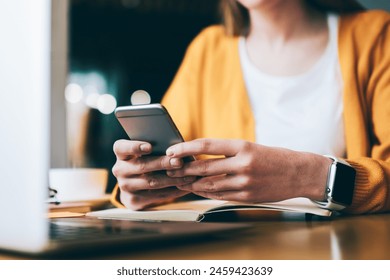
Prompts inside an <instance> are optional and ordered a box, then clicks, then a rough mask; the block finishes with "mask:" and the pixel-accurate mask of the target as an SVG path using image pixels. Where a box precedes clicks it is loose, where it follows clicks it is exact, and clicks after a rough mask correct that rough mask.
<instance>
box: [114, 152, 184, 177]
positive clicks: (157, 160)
mask: <svg viewBox="0 0 390 280" xmlns="http://www.w3.org/2000/svg"><path fill="white" fill-rule="evenodd" d="M182 165H183V160H182V159H179V158H169V157H167V156H159V157H155V156H145V157H137V158H134V159H131V160H128V161H124V160H117V162H116V163H115V165H114V166H113V168H112V172H113V174H114V175H115V177H117V178H119V177H131V176H134V175H140V174H144V173H148V172H153V171H161V170H170V169H175V168H181V167H182Z"/></svg>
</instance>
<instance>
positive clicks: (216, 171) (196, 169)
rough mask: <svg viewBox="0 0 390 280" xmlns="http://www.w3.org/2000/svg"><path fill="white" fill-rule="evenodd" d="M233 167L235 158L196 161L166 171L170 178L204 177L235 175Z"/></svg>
mask: <svg viewBox="0 0 390 280" xmlns="http://www.w3.org/2000/svg"><path fill="white" fill-rule="evenodd" d="M235 166H237V164H236V159H235V158H218V159H205V160H196V161H193V162H189V163H187V164H185V165H184V166H183V167H182V168H180V169H176V170H169V171H167V175H168V176H170V177H184V176H200V177H204V176H214V175H221V174H235V173H236V172H235V170H234V167H235Z"/></svg>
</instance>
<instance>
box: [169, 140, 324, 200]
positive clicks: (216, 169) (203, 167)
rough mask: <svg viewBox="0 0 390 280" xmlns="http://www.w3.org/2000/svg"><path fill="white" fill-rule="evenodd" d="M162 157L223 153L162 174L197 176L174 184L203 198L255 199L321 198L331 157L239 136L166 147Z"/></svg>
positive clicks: (194, 141)
mask: <svg viewBox="0 0 390 280" xmlns="http://www.w3.org/2000/svg"><path fill="white" fill-rule="evenodd" d="M167 155H168V156H170V157H173V158H183V157H186V156H197V155H212V156H216V155H217V156H221V155H222V156H224V157H222V158H221V157H220V158H211V159H205V160H196V161H193V162H189V163H186V164H185V165H184V166H183V167H182V168H181V169H176V170H169V171H167V174H168V176H171V177H184V176H199V179H198V180H196V181H195V182H192V183H189V184H187V185H182V186H179V188H180V189H182V190H185V191H190V192H193V193H195V194H197V195H199V196H203V197H206V198H212V199H219V200H231V201H240V202H246V203H260V202H273V201H280V200H284V199H288V198H293V197H307V198H310V199H315V200H321V199H323V198H324V191H325V184H326V178H327V173H328V167H329V165H330V164H331V160H330V159H328V158H326V157H323V156H320V155H316V154H311V153H303V152H296V151H291V150H287V149H282V148H273V147H267V146H263V145H259V144H255V143H252V142H247V141H243V140H222V139H196V140H193V141H188V142H183V143H179V144H176V145H174V146H171V147H170V148H169V149H168V150H167Z"/></svg>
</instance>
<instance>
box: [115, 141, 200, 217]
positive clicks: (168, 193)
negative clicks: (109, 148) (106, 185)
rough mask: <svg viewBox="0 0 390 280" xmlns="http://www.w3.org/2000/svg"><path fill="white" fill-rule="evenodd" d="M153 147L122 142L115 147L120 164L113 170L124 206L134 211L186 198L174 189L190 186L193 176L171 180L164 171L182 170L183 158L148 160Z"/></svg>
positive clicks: (140, 143) (182, 192) (185, 192)
mask: <svg viewBox="0 0 390 280" xmlns="http://www.w3.org/2000/svg"><path fill="white" fill-rule="evenodd" d="M151 152H152V146H151V145H150V144H149V143H146V142H140V141H129V140H119V141H117V142H115V144H114V153H115V155H116V158H117V161H116V163H115V165H114V167H113V168H112V172H113V174H114V176H115V177H116V178H117V180H118V186H119V188H120V191H121V192H120V199H121V202H122V203H123V205H125V206H126V207H127V208H131V209H134V210H138V209H142V208H145V207H148V206H152V205H157V204H161V203H165V202H170V201H172V200H174V199H175V198H178V197H181V196H183V195H185V194H187V193H188V192H187V191H184V190H179V189H178V188H177V187H175V186H181V185H183V184H188V183H191V182H193V181H194V180H195V177H193V176H182V177H176V178H174V177H169V176H167V175H166V172H165V170H174V169H177V168H181V167H182V165H183V162H182V160H181V159H180V158H171V157H167V156H158V157H156V156H148V154H150V153H151Z"/></svg>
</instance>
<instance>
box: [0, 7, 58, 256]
mask: <svg viewBox="0 0 390 280" xmlns="http://www.w3.org/2000/svg"><path fill="white" fill-rule="evenodd" d="M54 2H61V1H54ZM51 8H52V7H51V1H50V0H36V1H30V0H17V1H5V2H4V3H3V2H2V4H1V8H0V34H2V35H1V36H2V44H1V45H0V61H1V63H0V81H1V82H0V106H1V109H0V131H1V137H0V155H1V157H0V170H1V178H2V180H1V182H0V184H1V186H0V224H1V225H2V226H1V231H0V248H5V249H12V250H22V251H31V252H34V251H39V250H40V249H41V248H43V247H44V246H45V244H46V240H47V230H48V229H47V225H46V220H45V217H46V207H47V206H46V205H45V203H44V200H45V199H46V198H47V188H48V169H49V165H50V84H51V67H50V64H51Z"/></svg>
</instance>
